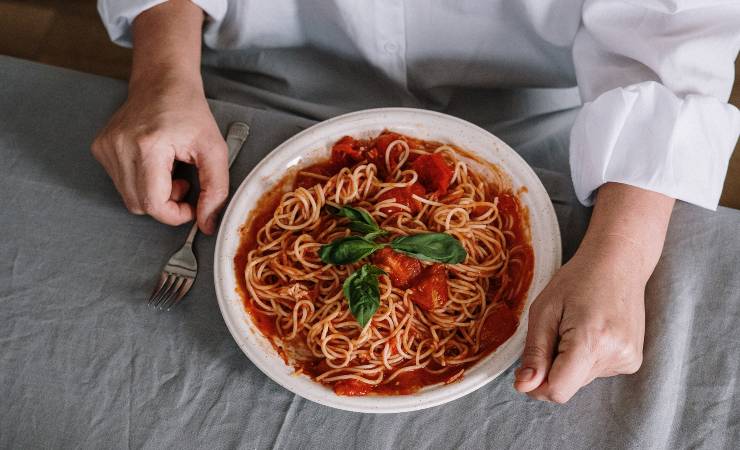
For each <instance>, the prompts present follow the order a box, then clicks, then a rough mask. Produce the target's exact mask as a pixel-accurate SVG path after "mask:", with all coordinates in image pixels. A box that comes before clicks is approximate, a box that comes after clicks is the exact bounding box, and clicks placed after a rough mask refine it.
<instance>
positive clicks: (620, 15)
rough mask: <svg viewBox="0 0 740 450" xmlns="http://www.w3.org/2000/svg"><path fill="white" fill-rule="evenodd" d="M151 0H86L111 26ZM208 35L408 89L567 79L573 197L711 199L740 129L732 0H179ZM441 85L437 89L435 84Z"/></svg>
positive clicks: (217, 43) (228, 44) (738, 21)
mask: <svg viewBox="0 0 740 450" xmlns="http://www.w3.org/2000/svg"><path fill="white" fill-rule="evenodd" d="M163 1H164V0H99V3H98V9H99V11H100V15H101V17H102V19H103V22H104V24H105V26H106V27H107V29H108V32H109V34H110V36H111V38H112V39H113V40H114V41H115V42H117V43H119V44H122V45H130V42H131V37H130V36H131V32H130V29H131V23H132V22H133V20H134V18H135V17H136V16H137V15H138V14H139V13H141V12H142V11H144V10H146V9H148V8H151V7H153V6H155V5H157V4H159V3H162V2H163ZM192 1H193V2H194V3H195V4H197V5H198V6H200V7H201V8H202V9H203V10H204V11H205V13H206V14H207V15H208V21H207V24H206V26H205V31H204V43H205V45H206V46H208V47H210V48H212V49H224V50H228V49H244V50H250V49H251V50H254V51H259V50H260V49H268V48H271V49H274V48H301V47H313V48H319V49H321V50H323V51H325V52H328V53H330V54H333V55H336V56H337V57H338V58H339V59H343V60H347V61H351V60H353V59H355V60H356V59H357V58H361V59H363V60H364V61H366V62H367V63H369V64H371V65H372V66H374V67H375V68H376V69H377V70H378V71H380V73H382V74H384V75H386V76H387V78H388V79H390V80H392V81H393V82H394V83H395V84H396V85H397V86H399V88H400V89H404V90H407V91H410V92H424V91H427V90H428V91H434V92H437V93H440V92H441V93H444V89H441V88H444V87H446V86H458V87H473V88H478V87H479V88H514V87H566V86H573V85H576V84H577V85H578V89H579V91H580V95H581V99H582V101H583V108H582V109H581V111H580V112H579V114H578V117H577V119H576V122H575V124H574V126H573V129H572V132H571V141H570V164H571V173H572V176H573V183H574V186H575V190H576V193H577V195H578V198H579V199H580V200H581V201H582V202H583V203H584V204H586V205H588V204H590V203H591V202H592V199H593V192H594V191H595V190H596V189H597V188H598V187H599V186H601V185H602V184H603V183H606V182H620V183H626V184H630V185H633V186H637V187H641V188H644V189H648V190H651V191H656V192H660V193H663V194H666V195H668V196H671V197H674V198H677V199H680V200H684V201H687V202H690V203H693V204H696V205H699V206H702V207H704V208H709V209H715V208H716V207H717V203H718V201H719V196H720V194H721V191H722V185H723V182H724V177H725V174H726V171H727V164H728V161H729V158H730V155H731V153H732V150H733V148H734V146H735V144H736V142H737V139H738V135H739V134H740V111H738V109H737V108H735V107H733V106H732V105H729V104H728V103H727V100H728V98H729V94H730V90H731V88H732V83H733V79H734V59H735V58H736V56H737V55H738V51H739V50H740V0H585V1H584V0H559V1H556V0H488V1H484V0H435V1H428V0H427V1H422V0H407V1H403V0H375V1H350V0H335V1H322V0H268V1H264V0H263V1H260V0H241V1H239V0H192ZM440 95H443V94H440Z"/></svg>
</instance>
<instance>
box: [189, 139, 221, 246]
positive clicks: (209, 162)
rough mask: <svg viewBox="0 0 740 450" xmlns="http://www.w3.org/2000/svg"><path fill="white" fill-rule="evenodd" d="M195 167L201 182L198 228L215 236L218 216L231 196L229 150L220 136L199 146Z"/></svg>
mask: <svg viewBox="0 0 740 450" xmlns="http://www.w3.org/2000/svg"><path fill="white" fill-rule="evenodd" d="M195 166H196V167H197V168H198V180H199V181H200V194H199V195H198V205H197V210H196V217H197V220H198V227H200V230H201V231H202V232H204V233H206V234H213V232H214V231H216V216H217V214H218V213H219V211H221V208H223V205H224V201H225V200H226V197H227V196H228V194H229V163H228V156H227V148H226V142H224V140H223V139H222V138H221V136H220V135H219V136H217V137H214V138H212V139H210V140H208V141H207V142H206V143H205V144H203V145H200V146H199V148H198V152H197V153H196V155H195Z"/></svg>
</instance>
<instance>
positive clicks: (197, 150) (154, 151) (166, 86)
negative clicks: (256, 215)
mask: <svg viewBox="0 0 740 450" xmlns="http://www.w3.org/2000/svg"><path fill="white" fill-rule="evenodd" d="M92 153H93V155H94V156H95V159H97V160H98V162H99V163H100V164H102V166H103V167H104V168H105V171H106V172H107V173H108V175H109V176H110V177H111V179H112V180H113V183H114V184H115V186H116V189H117V190H118V192H119V193H120V194H121V197H122V198H123V202H124V204H125V205H126V208H128V210H129V211H130V212H132V213H134V214H149V215H150V216H152V217H153V218H155V219H157V220H159V221H160V222H163V223H166V224H169V225H180V224H182V223H185V222H189V221H191V220H193V218H194V217H197V221H198V226H199V227H200V229H201V231H203V232H204V233H207V234H211V233H213V232H214V231H215V228H216V225H215V224H216V217H217V214H218V212H219V211H220V209H221V208H222V206H223V203H224V201H225V200H226V196H227V194H228V186H229V181H228V176H229V172H228V161H227V149H226V143H225V142H224V139H223V138H222V136H221V133H220V132H219V129H218V126H217V125H216V122H215V120H214V118H213V115H212V114H211V111H210V109H209V108H208V103H207V102H206V99H205V95H204V93H203V88H202V85H201V83H200V80H199V79H194V80H180V79H177V80H172V79H169V78H168V77H161V78H157V79H156V80H154V81H153V82H152V80H151V79H150V80H147V82H141V83H138V84H133V83H132V86H131V88H130V90H129V96H128V99H127V100H126V102H125V103H124V104H123V106H121V108H120V109H119V110H118V111H117V112H116V113H115V114H114V115H113V117H112V118H111V119H110V121H109V122H108V124H107V125H106V127H105V128H104V129H103V130H102V131H101V132H100V134H99V135H98V136H97V138H96V139H95V141H94V142H93V144H92ZM175 160H177V161H182V162H186V163H188V164H194V165H195V166H196V167H197V169H198V178H199V181H200V195H199V197H198V202H197V207H196V208H193V206H192V205H190V204H189V203H187V202H184V201H183V198H184V197H185V194H186V193H187V191H188V189H189V188H190V185H189V183H188V182H187V181H186V180H184V179H174V180H173V179H172V169H173V167H174V162H175Z"/></svg>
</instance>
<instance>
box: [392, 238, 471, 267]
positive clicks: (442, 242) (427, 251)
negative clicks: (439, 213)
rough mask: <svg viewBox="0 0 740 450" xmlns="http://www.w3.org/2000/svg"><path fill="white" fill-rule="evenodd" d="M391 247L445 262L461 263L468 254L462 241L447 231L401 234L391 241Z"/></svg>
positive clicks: (420, 256) (426, 258) (428, 259)
mask: <svg viewBox="0 0 740 450" xmlns="http://www.w3.org/2000/svg"><path fill="white" fill-rule="evenodd" d="M391 248H392V249H393V250H396V251H399V252H402V253H406V254H408V255H411V256H413V257H415V258H417V259H423V260H427V261H436V262H440V263H445V264H458V263H461V262H463V261H465V258H466V257H467V256H468V253H467V252H466V251H465V248H464V247H463V246H462V244H461V243H460V241H458V240H457V239H455V238H454V237H452V236H450V235H449V234H446V233H423V234H415V235H413V236H401V237H399V238H396V239H394V240H393V241H392V242H391Z"/></svg>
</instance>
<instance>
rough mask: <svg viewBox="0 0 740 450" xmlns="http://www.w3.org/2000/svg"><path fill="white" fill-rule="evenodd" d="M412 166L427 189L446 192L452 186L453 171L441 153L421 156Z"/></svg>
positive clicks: (441, 192)
mask: <svg viewBox="0 0 740 450" xmlns="http://www.w3.org/2000/svg"><path fill="white" fill-rule="evenodd" d="M411 168H412V169H414V170H415V171H416V173H417V174H418V175H419V181H420V182H421V184H423V185H424V187H425V188H426V189H427V191H430V192H432V191H434V192H438V193H440V194H444V193H446V192H447V188H449V187H450V182H451V181H452V175H453V172H452V169H451V168H450V166H448V165H447V162H446V161H445V160H444V158H443V157H442V155H440V154H439V153H432V154H430V155H423V156H419V157H418V158H416V160H414V162H413V163H411Z"/></svg>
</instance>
